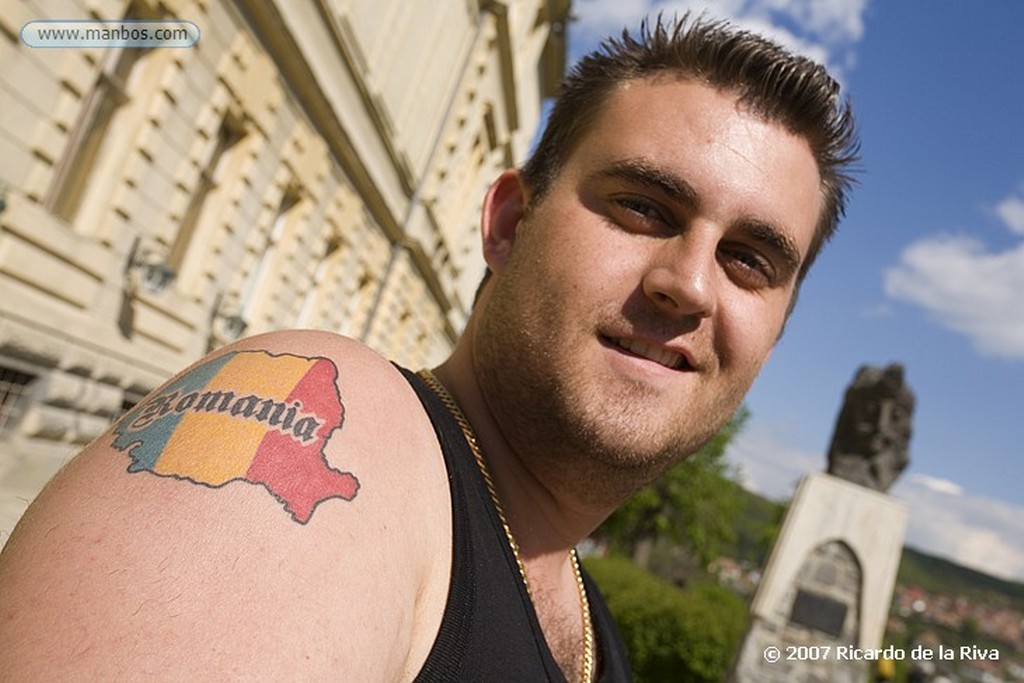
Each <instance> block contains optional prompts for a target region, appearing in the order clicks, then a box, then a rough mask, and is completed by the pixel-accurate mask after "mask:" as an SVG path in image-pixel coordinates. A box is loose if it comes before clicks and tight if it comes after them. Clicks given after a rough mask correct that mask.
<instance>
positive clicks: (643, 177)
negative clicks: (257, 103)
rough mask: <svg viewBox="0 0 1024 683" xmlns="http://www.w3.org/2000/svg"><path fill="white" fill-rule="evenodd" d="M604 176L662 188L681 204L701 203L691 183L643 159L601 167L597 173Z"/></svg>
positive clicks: (627, 160)
mask: <svg viewBox="0 0 1024 683" xmlns="http://www.w3.org/2000/svg"><path fill="white" fill-rule="evenodd" d="M596 175H597V176H599V177H604V178H617V179H618V180H624V181H626V182H629V183H633V184H637V185H643V186H645V187H649V188H652V189H655V190H660V191H661V192H663V193H664V194H666V195H668V196H669V197H671V198H672V199H674V200H675V201H677V202H679V203H680V204H685V205H686V206H690V207H696V206H698V205H699V204H700V195H699V194H697V191H696V190H695V189H693V186H692V185H690V183H688V182H686V181H685V180H683V179H682V178H680V177H679V176H677V175H675V174H674V173H668V172H667V171H664V170H663V169H660V168H658V167H656V166H654V165H652V164H649V163H647V162H646V161H644V160H643V159H625V160H622V161H617V162H615V163H614V164H612V165H611V166H608V167H607V168H604V169H601V170H600V171H599V172H598V173H597V174H596Z"/></svg>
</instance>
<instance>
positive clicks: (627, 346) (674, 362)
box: [606, 337, 693, 370]
mask: <svg viewBox="0 0 1024 683" xmlns="http://www.w3.org/2000/svg"><path fill="white" fill-rule="evenodd" d="M606 339H607V341H608V342H609V343H610V344H611V345H612V346H614V347H616V348H618V349H621V350H623V351H626V352H628V353H629V354H630V355H633V356H637V357H639V358H645V359H647V360H650V361H654V362H655V363H657V364H658V365H662V366H664V367H666V368H669V369H670V370H692V369H693V367H692V366H691V365H690V362H689V361H687V360H686V357H685V356H683V355H682V354H681V353H676V352H674V351H669V350H668V349H666V348H664V347H661V346H656V345H653V344H646V343H644V342H641V341H637V340H636V339H616V338H612V337H609V338H606Z"/></svg>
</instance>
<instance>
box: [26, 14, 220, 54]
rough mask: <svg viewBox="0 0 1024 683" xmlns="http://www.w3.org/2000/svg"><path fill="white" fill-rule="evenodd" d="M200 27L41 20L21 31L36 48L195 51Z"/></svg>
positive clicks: (178, 22)
mask: <svg viewBox="0 0 1024 683" xmlns="http://www.w3.org/2000/svg"><path fill="white" fill-rule="evenodd" d="M199 33H200V31H199V27H198V26H196V25H195V24H194V23H192V22H191V21H184V20H181V19H162V20H156V21H135V20H125V21H102V20H73V19H40V20H37V21H30V22H28V23H27V24H25V25H24V26H22V27H21V42H23V43H24V44H25V45H27V46H28V47H33V48H53V47H58V48H60V47H63V48H69V47H128V48H152V47H170V48H187V47H194V46H195V45H196V43H198V42H199Z"/></svg>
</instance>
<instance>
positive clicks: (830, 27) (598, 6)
mask: <svg viewBox="0 0 1024 683" xmlns="http://www.w3.org/2000/svg"><path fill="white" fill-rule="evenodd" d="M866 9H867V0H577V2H576V3H575V4H574V10H573V13H574V15H575V16H576V17H578V19H579V20H578V22H577V23H576V24H575V25H574V27H573V37H574V41H577V42H578V44H579V45H580V46H581V47H584V48H585V49H589V48H590V47H592V46H593V44H594V43H596V41H597V40H599V39H600V38H603V37H604V36H607V35H618V34H619V33H620V32H621V31H622V29H623V28H624V27H629V28H630V29H634V28H635V27H636V26H637V25H638V24H639V21H640V19H641V18H643V17H645V16H654V15H657V14H658V13H659V12H660V13H663V14H664V15H665V16H672V15H674V14H681V13H683V12H686V11H691V12H693V13H695V14H701V13H705V14H707V16H709V17H711V18H715V19H719V18H722V19H730V20H731V21H732V22H734V23H735V24H736V25H738V26H741V27H743V28H745V29H748V30H750V31H753V32H756V33H760V34H762V35H764V36H766V37H768V38H771V39H773V40H776V41H778V42H779V43H782V44H783V45H785V46H787V47H788V48H790V49H792V50H794V51H795V52H799V53H801V54H804V55H806V56H808V57H810V58H811V59H814V60H816V61H818V62H821V63H823V64H826V65H827V66H829V68H830V69H831V70H833V71H841V70H842V69H843V68H848V67H849V66H850V65H851V64H852V63H853V61H854V57H853V51H852V50H853V47H854V44H855V43H856V42H857V41H859V40H860V39H861V37H862V36H863V35H864V20H863V17H864V12H865V11H866Z"/></svg>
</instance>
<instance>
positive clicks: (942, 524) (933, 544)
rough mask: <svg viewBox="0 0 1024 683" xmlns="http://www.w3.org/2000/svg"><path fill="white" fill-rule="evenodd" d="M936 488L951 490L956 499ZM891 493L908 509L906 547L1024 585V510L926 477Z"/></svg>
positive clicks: (915, 478)
mask: <svg viewBox="0 0 1024 683" xmlns="http://www.w3.org/2000/svg"><path fill="white" fill-rule="evenodd" d="M936 482H943V483H944V484H952V487H954V488H956V489H958V490H959V494H957V495H951V494H950V492H949V491H946V490H943V489H944V488H945V486H943V485H940V486H937V487H936V486H935V483H936ZM892 493H893V495H894V496H895V497H896V498H899V499H900V500H902V501H904V502H905V503H906V504H907V506H908V507H909V508H910V519H909V524H908V528H907V543H908V544H909V545H911V546H913V547H915V548H917V549H919V550H923V551H925V552H928V553H932V554H935V555H939V556H942V557H946V558H948V559H950V560H953V561H955V562H958V563H960V564H962V565H965V566H968V567H971V568H973V569H977V570H978V571H982V572H985V573H987V574H992V575H994V576H999V577H1002V578H1006V579H1013V580H1016V581H1021V580H1024V506H1021V505H1018V504H1015V503H1009V502H1007V501H1003V500H994V499H991V498H986V497H984V496H978V495H976V494H972V493H970V492H968V491H965V490H964V489H962V488H960V487H959V486H957V485H956V484H953V483H952V482H947V481H946V480H943V479H937V478H935V477H930V476H927V475H911V476H909V477H906V478H905V480H901V481H900V483H898V484H897V485H896V487H895V488H894V489H893V492H892Z"/></svg>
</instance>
